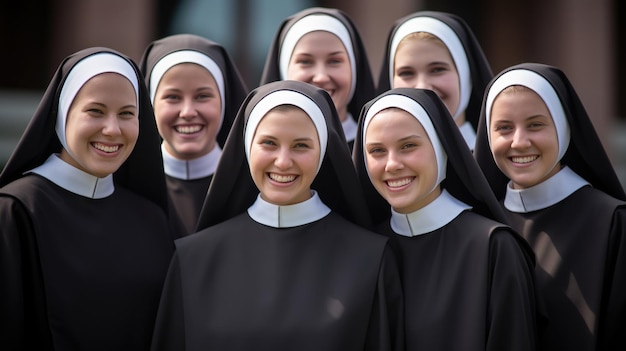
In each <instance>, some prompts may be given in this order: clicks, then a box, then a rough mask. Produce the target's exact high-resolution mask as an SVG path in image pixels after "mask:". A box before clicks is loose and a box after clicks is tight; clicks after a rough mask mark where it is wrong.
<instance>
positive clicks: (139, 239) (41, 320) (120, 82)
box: [0, 47, 174, 351]
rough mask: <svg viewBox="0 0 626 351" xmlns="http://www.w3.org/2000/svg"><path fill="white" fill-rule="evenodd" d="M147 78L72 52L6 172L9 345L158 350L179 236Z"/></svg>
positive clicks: (4, 317) (4, 262) (113, 57)
mask: <svg viewBox="0 0 626 351" xmlns="http://www.w3.org/2000/svg"><path fill="white" fill-rule="evenodd" d="M141 77H142V76H141V72H140V71H139V68H138V66H137V65H136V64H135V63H134V62H133V61H132V60H131V59H130V58H129V57H127V56H125V55H123V54H121V53H119V52H117V51H114V50H111V49H108V48H102V47H95V48H88V49H84V50H81V51H78V52H76V53H74V54H71V55H70V56H68V57H66V58H65V59H64V60H63V61H62V62H61V64H60V65H59V67H58V69H57V70H56V72H55V73H54V76H53V77H52V80H51V81H50V83H49V85H48V88H47V89H46V91H45V93H44V95H43V97H42V99H41V102H40V103H39V106H38V108H37V110H36V111H35V113H34V115H33V117H32V119H31V121H30V123H29V124H28V126H27V127H26V129H25V131H24V133H23V135H22V137H21V139H20V140H19V142H18V144H17V146H16V148H15V150H14V152H13V154H12V155H11V157H10V159H9V161H8V163H7V165H6V167H5V168H4V170H3V171H2V173H1V174H0V223H2V240H0V281H1V282H2V284H0V296H2V298H0V304H1V306H0V310H1V311H2V313H0V345H1V346H2V349H3V350H69V349H73V350H129V351H130V350H135V351H136V350H149V348H150V341H151V337H152V331H153V327H154V321H155V318H156V312H157V307H158V303H159V296H160V293H161V287H162V285H163V281H164V279H165V274H166V272H167V267H168V263H169V261H170V259H171V255H172V252H173V249H174V245H173V241H172V239H171V233H170V232H169V230H168V225H167V223H168V220H167V194H166V188H165V177H164V173H163V164H162V161H161V155H160V150H159V148H158V144H159V135H158V132H157V129H156V125H155V123H154V115H153V112H152V107H151V105H150V99H149V97H148V94H147V90H146V88H145V86H144V85H143V84H142V82H141Z"/></svg>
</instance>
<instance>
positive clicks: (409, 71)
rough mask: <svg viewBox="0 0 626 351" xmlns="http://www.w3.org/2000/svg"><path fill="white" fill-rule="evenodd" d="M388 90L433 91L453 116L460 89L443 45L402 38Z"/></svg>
mask: <svg viewBox="0 0 626 351" xmlns="http://www.w3.org/2000/svg"><path fill="white" fill-rule="evenodd" d="M393 64H394V70H393V82H392V88H418V89H429V90H433V91H434V92H435V93H437V95H438V96H439V97H440V98H441V100H442V101H443V102H444V104H445V105H446V107H447V108H448V111H450V114H451V115H453V116H454V114H455V113H456V110H457V108H458V106H459V101H460V99H461V98H460V96H461V88H460V83H459V73H458V72H457V70H456V65H455V64H454V60H453V59H452V56H451V55H450V52H449V51H448V49H447V48H446V47H445V46H444V44H443V43H441V42H439V41H436V40H432V39H418V38H411V39H405V40H404V41H403V42H401V44H400V45H399V46H398V49H397V50H396V56H395V59H394V63H393Z"/></svg>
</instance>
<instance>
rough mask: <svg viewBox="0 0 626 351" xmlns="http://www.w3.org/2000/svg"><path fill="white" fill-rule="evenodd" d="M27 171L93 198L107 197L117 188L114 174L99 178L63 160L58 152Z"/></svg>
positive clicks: (75, 192) (68, 189)
mask: <svg viewBox="0 0 626 351" xmlns="http://www.w3.org/2000/svg"><path fill="white" fill-rule="evenodd" d="M25 173H36V174H39V175H40V176H42V177H44V178H46V179H48V180H50V181H51V182H53V183H54V184H56V185H58V186H60V187H61V188H63V189H65V190H67V191H71V192H73V193H74V194H78V195H80V196H84V197H88V198H91V199H102V198H105V197H107V196H109V195H111V194H113V191H114V190H115V186H114V185H113V175H112V174H109V175H108V176H106V177H104V178H98V177H96V176H94V175H91V174H89V173H87V172H84V171H81V170H80V169H78V168H76V167H74V166H72V165H70V164H69V163H67V162H65V161H63V160H61V158H59V156H58V154H52V155H50V156H49V157H48V159H47V160H46V161H45V162H44V163H43V164H42V165H41V166H39V167H36V168H34V169H32V170H30V171H28V172H25Z"/></svg>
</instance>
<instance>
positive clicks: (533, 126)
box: [528, 122, 546, 129]
mask: <svg viewBox="0 0 626 351" xmlns="http://www.w3.org/2000/svg"><path fill="white" fill-rule="evenodd" d="M545 125H546V124H545V123H543V122H532V123H530V124H528V127H529V128H531V129H538V128H541V127H543V126H545Z"/></svg>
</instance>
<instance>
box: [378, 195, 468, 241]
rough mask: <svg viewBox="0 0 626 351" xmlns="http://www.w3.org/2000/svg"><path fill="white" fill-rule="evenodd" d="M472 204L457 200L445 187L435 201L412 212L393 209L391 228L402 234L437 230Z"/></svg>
mask: <svg viewBox="0 0 626 351" xmlns="http://www.w3.org/2000/svg"><path fill="white" fill-rule="evenodd" d="M471 208H472V206H470V205H468V204H466V203H463V202H461V201H459V200H457V199H456V198H455V197H453V196H452V195H450V193H448V191H447V190H446V189H443V191H442V192H441V195H439V196H438V197H437V198H436V199H435V200H434V201H433V202H431V203H429V204H428V205H426V206H424V207H422V208H420V209H419V210H417V211H415V212H411V213H407V214H404V213H399V212H396V211H395V210H394V209H393V208H392V209H391V219H390V220H389V222H390V224H391V229H393V231H394V232H395V233H396V234H399V235H402V236H408V237H411V236H417V235H420V234H426V233H430V232H432V231H433V230H437V229H439V228H441V227H443V226H445V225H446V224H448V223H450V222H451V221H452V220H453V219H455V218H456V217H457V216H458V215H459V214H461V212H463V211H465V210H470V209H471Z"/></svg>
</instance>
